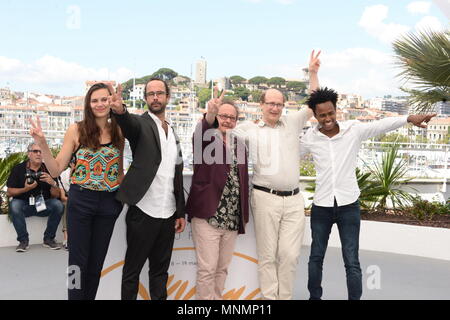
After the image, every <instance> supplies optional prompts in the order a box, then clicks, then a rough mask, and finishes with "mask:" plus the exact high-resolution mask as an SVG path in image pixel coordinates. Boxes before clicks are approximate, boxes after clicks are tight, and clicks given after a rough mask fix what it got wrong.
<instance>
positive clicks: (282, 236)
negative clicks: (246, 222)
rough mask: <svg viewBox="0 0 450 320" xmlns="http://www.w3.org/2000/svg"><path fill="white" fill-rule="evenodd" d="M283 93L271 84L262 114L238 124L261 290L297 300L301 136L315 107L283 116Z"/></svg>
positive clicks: (313, 70) (313, 78)
mask: <svg viewBox="0 0 450 320" xmlns="http://www.w3.org/2000/svg"><path fill="white" fill-rule="evenodd" d="M319 54H320V51H319V52H318V53H317V54H315V53H314V51H313V52H312V53H311V58H310V61H309V75H310V85H309V88H310V91H312V90H316V89H317V88H318V87H319V80H318V70H319V67H320V60H319ZM284 103H285V101H284V96H283V94H282V93H281V92H280V91H279V90H276V89H268V90H266V91H265V92H264V94H263V95H262V96H261V99H260V105H261V109H262V119H261V120H260V121H259V122H258V123H257V124H256V123H254V122H253V121H245V122H243V123H242V124H239V125H237V126H236V128H235V129H233V134H236V135H237V136H239V137H241V138H242V139H244V140H245V141H246V143H247V145H248V148H249V155H250V159H251V161H252V164H253V178H252V184H253V189H252V191H251V208H252V213H253V220H254V225H255V236H256V251H257V253H258V278H259V285H260V289H261V294H262V296H263V298H264V299H267V300H290V299H292V292H293V287H294V286H293V284H294V280H295V275H296V268H297V262H298V257H299V256H300V249H301V245H302V239H303V230H304V227H305V224H304V222H305V213H304V201H303V197H302V195H301V193H300V192H299V178H300V167H299V161H300V151H299V144H298V139H299V136H300V133H301V132H302V131H303V127H304V126H305V124H306V122H307V121H308V120H309V118H311V117H312V111H311V110H310V109H309V108H303V109H302V110H300V111H298V112H289V113H288V114H287V115H282V111H283V108H284Z"/></svg>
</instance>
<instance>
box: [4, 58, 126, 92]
mask: <svg viewBox="0 0 450 320" xmlns="http://www.w3.org/2000/svg"><path fill="white" fill-rule="evenodd" d="M132 77H133V72H132V71H131V70H129V69H127V68H124V67H121V68H118V69H116V70H109V69H108V68H98V69H96V68H90V67H86V66H83V65H80V64H78V63H75V62H69V61H65V60H63V59H61V58H57V57H53V56H50V55H45V56H43V57H41V58H39V59H37V60H36V61H33V62H32V63H24V62H22V61H20V60H17V59H11V58H7V57H1V56H0V83H10V84H12V85H13V87H15V88H16V89H17V90H24V89H27V90H46V91H47V92H48V93H54V94H82V90H83V88H84V82H85V81H87V80H116V81H120V82H122V81H126V80H128V79H130V78H132Z"/></svg>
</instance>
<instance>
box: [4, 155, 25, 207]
mask: <svg viewBox="0 0 450 320" xmlns="http://www.w3.org/2000/svg"><path fill="white" fill-rule="evenodd" d="M26 157H27V155H26V153H24V152H19V153H12V154H10V155H9V156H7V157H6V158H3V159H0V214H2V213H6V212H7V208H8V197H7V196H6V191H4V190H3V188H4V187H5V185H6V181H7V180H8V177H9V175H10V173H11V170H12V168H13V167H14V166H15V165H16V164H19V163H20V162H22V161H25V159H26Z"/></svg>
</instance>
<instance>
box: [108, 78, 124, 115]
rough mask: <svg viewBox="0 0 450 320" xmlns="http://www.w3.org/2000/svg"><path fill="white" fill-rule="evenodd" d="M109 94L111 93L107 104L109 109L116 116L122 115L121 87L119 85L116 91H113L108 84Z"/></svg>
mask: <svg viewBox="0 0 450 320" xmlns="http://www.w3.org/2000/svg"><path fill="white" fill-rule="evenodd" d="M108 89H109V92H111V96H109V97H108V103H109V106H110V107H111V109H112V111H113V112H114V113H117V114H122V113H124V112H125V108H124V107H123V100H122V85H121V84H119V85H118V86H117V90H116V91H114V88H113V86H112V85H111V84H108Z"/></svg>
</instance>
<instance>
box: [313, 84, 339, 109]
mask: <svg viewBox="0 0 450 320" xmlns="http://www.w3.org/2000/svg"><path fill="white" fill-rule="evenodd" d="M337 100H338V94H337V92H336V91H334V90H333V89H328V88H327V87H325V88H319V89H317V90H314V91H313V92H311V94H310V95H309V98H308V100H306V104H307V105H308V107H310V108H311V109H312V111H314V113H316V106H317V105H318V104H319V103H324V102H327V101H331V103H332V104H333V106H334V108H335V109H336V104H337Z"/></svg>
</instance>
